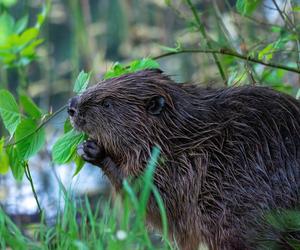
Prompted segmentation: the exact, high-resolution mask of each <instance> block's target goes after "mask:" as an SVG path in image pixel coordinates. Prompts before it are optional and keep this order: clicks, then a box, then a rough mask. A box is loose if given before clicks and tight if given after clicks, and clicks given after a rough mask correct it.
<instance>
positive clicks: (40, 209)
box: [24, 162, 42, 214]
mask: <svg viewBox="0 0 300 250" xmlns="http://www.w3.org/2000/svg"><path fill="white" fill-rule="evenodd" d="M24 172H25V176H26V178H27V180H28V181H29V183H30V186H31V190H32V193H33V196H34V199H35V201H36V204H37V206H38V209H39V212H40V214H41V213H42V208H41V206H40V203H39V200H38V197H37V193H36V191H35V188H34V185H33V181H32V177H31V173H30V170H29V166H28V162H25V166H24Z"/></svg>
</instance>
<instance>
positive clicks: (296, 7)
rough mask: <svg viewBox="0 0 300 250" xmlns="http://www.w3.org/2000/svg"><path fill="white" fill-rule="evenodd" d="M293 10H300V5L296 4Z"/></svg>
mask: <svg viewBox="0 0 300 250" xmlns="http://www.w3.org/2000/svg"><path fill="white" fill-rule="evenodd" d="M292 10H293V11H295V12H300V6H294V7H293V8H292Z"/></svg>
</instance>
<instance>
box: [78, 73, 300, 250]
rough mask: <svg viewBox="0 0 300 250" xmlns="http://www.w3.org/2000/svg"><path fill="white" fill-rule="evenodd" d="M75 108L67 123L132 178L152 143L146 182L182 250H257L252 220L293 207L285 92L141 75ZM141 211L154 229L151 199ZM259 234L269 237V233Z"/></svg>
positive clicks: (292, 112) (293, 104) (297, 163)
mask: <svg viewBox="0 0 300 250" xmlns="http://www.w3.org/2000/svg"><path fill="white" fill-rule="evenodd" d="M155 96H162V97H164V98H165V100H166V106H165V108H164V109H163V110H162V112H161V113H160V114H159V115H151V114H148V113H147V111H146V106H147V102H148V101H149V100H150V99H151V98H152V97H155ZM106 98H109V99H106ZM103 100H109V102H110V103H111V105H112V106H111V107H110V108H109V109H108V110H106V109H103V107H102V103H103ZM78 109H79V114H80V115H79V116H78V117H76V119H74V123H75V127H77V128H78V129H81V130H83V131H85V132H86V133H87V134H88V135H89V136H90V137H91V138H93V139H95V140H97V142H98V143H99V144H101V145H102V146H103V147H104V149H105V152H106V154H108V155H109V156H110V157H111V159H112V160H113V162H115V163H116V165H117V166H118V167H119V169H120V172H122V176H125V177H126V176H140V175H141V173H142V172H143V170H144V168H145V166H146V163H147V161H148V159H149V156H150V152H151V149H152V147H153V146H154V145H158V146H159V147H160V148H161V150H162V152H161V154H162V157H163V159H164V164H162V165H160V166H158V167H157V170H156V173H155V185H156V186H157V188H158V190H159V192H160V194H161V196H162V198H163V201H164V204H165V207H166V211H167V216H168V222H169V228H170V232H171V234H172V235H175V238H176V240H177V242H178V244H179V246H180V247H181V248H182V249H185V250H188V249H197V246H198V244H199V243H200V242H204V243H205V244H207V246H208V247H209V248H210V249H257V248H258V244H259V239H260V237H261V234H262V232H264V233H265V232H266V230H269V228H268V226H267V225H266V224H265V223H262V221H261V218H262V215H263V214H264V213H265V212H266V211H270V210H273V209H281V208H297V206H298V205H299V198H300V195H299V186H300V105H299V102H298V101H297V100H295V99H294V98H293V97H291V96H288V95H285V94H282V93H278V92H276V91H273V90H271V89H269V88H264V87H253V86H244V87H232V88H221V89H204V88H201V87H198V86H196V85H191V84H177V83H174V82H173V81H172V80H171V79H170V78H169V77H167V76H166V75H164V74H163V73H161V72H160V71H159V70H144V71H140V72H137V73H133V74H128V75H124V76H121V77H119V78H114V79H110V80H106V81H103V82H101V83H99V84H97V85H95V86H94V87H91V88H89V89H88V90H87V91H86V92H84V93H83V94H82V95H81V96H80V102H79V106H78ZM112 181H113V180H112ZM148 210H149V216H148V217H149V220H150V222H151V223H152V224H153V225H156V226H157V227H160V215H159V211H158V208H157V206H156V204H155V202H154V200H153V198H151V199H150V202H149V207H148ZM268 236H269V237H271V238H272V237H273V238H276V234H275V233H273V232H272V231H271V229H270V231H269V233H268Z"/></svg>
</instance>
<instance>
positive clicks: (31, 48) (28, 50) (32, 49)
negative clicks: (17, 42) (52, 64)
mask: <svg viewBox="0 0 300 250" xmlns="http://www.w3.org/2000/svg"><path fill="white" fill-rule="evenodd" d="M43 41H44V40H43V39H37V40H35V41H34V42H32V43H30V44H29V45H28V46H26V47H25V48H24V49H22V51H21V56H33V55H34V54H35V53H36V47H37V46H38V45H40V44H41V43H42V42H43Z"/></svg>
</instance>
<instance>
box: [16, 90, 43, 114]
mask: <svg viewBox="0 0 300 250" xmlns="http://www.w3.org/2000/svg"><path fill="white" fill-rule="evenodd" d="M20 103H21V105H22V107H23V109H24V111H25V112H26V113H27V114H28V115H29V116H30V117H32V118H41V116H42V111H41V110H40V109H39V107H38V106H36V104H35V103H34V102H33V100H32V99H31V98H30V97H29V96H27V95H20Z"/></svg>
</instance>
